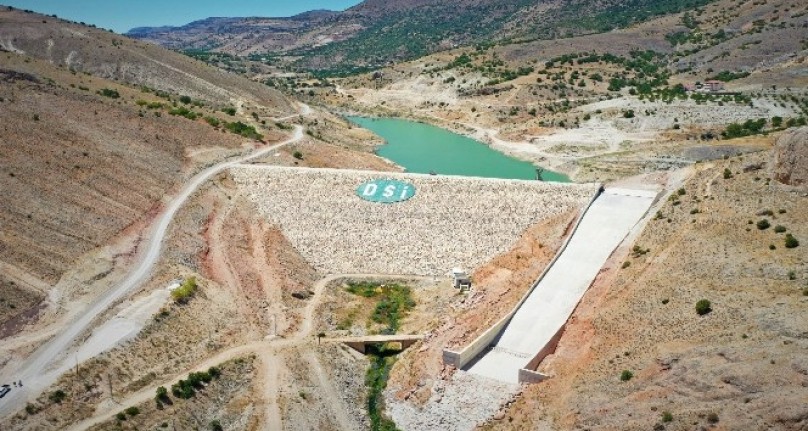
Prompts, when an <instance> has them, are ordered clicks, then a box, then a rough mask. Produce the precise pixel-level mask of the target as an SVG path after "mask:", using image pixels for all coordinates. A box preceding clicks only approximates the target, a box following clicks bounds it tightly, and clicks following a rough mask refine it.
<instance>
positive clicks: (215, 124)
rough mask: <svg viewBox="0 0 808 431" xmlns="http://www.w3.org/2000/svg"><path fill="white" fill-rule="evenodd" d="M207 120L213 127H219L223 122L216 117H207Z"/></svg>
mask: <svg viewBox="0 0 808 431" xmlns="http://www.w3.org/2000/svg"><path fill="white" fill-rule="evenodd" d="M205 122H207V123H208V124H210V125H211V126H213V127H219V124H220V123H221V122H220V121H219V119H218V118H216V117H205Z"/></svg>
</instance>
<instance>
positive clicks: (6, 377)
mask: <svg viewBox="0 0 808 431" xmlns="http://www.w3.org/2000/svg"><path fill="white" fill-rule="evenodd" d="M302 107H303V108H302V109H301V113H303V112H305V113H308V112H311V108H309V107H308V106H306V105H304V104H302ZM300 115H304V114H300ZM303 136H304V134H303V127H302V126H299V125H296V126H295V130H294V133H293V135H292V137H290V138H289V139H287V140H285V141H283V142H281V143H279V144H276V145H271V146H267V147H265V148H261V149H259V150H257V151H254V152H252V153H250V154H249V155H247V156H243V157H239V158H237V159H234V160H230V161H227V162H222V163H219V164H216V165H213V166H211V167H209V168H207V169H205V170H203V171H202V172H200V173H198V174H197V175H196V176H194V177H193V178H192V179H191V180H190V181H189V182H188V183H187V184H186V185H185V187H183V188H182V190H181V191H180V192H179V193H178V194H177V196H175V197H174V198H173V199H172V200H171V201H170V202H169V203H168V204H167V206H166V209H165V210H164V211H163V212H162V214H160V215H159V216H158V217H157V219H156V220H155V222H154V224H153V225H152V228H151V230H150V233H149V234H148V235H147V238H148V239H147V243H146V245H145V248H144V250H143V252H142V253H141V257H140V259H139V261H138V262H137V263H136V264H135V266H134V267H133V268H132V269H131V270H130V272H129V274H127V276H126V277H125V278H124V279H123V280H122V281H121V282H120V283H119V284H118V285H117V286H115V287H114V288H112V289H111V290H109V292H107V293H106V294H104V295H103V296H102V297H100V298H99V299H98V300H96V301H95V302H94V303H92V304H90V305H89V306H88V307H87V308H86V309H85V310H84V311H83V312H82V313H81V314H80V315H79V317H78V318H76V319H75V320H74V321H72V322H70V323H68V324H67V325H65V326H64V329H63V330H62V331H61V332H59V333H58V334H56V335H55V336H54V337H53V338H52V339H51V340H49V341H48V342H46V343H45V344H43V345H42V346H40V347H39V348H38V349H37V350H35V351H34V352H33V353H32V354H31V355H30V356H29V357H28V358H27V359H26V360H25V361H15V362H12V363H10V364H9V365H8V366H7V367H6V368H5V369H4V370H3V371H2V374H0V381H12V380H13V381H16V380H22V381H23V383H24V384H25V386H24V387H23V388H21V389H17V390H15V391H14V393H12V394H11V396H6V397H5V398H3V399H2V400H0V417H5V416H7V415H9V414H12V413H13V412H15V411H17V410H18V409H20V408H22V406H24V405H25V403H26V402H27V401H28V400H29V399H32V398H34V397H35V396H37V395H38V394H39V393H40V392H41V391H42V390H44V389H45V388H47V387H48V386H50V385H51V384H53V382H54V381H56V379H58V377H59V376H58V375H57V374H56V373H47V372H46V371H47V370H48V369H51V368H53V367H54V366H55V365H58V363H57V362H58V359H59V357H60V355H63V353H64V352H65V351H66V350H67V349H68V348H69V347H70V346H71V344H73V342H74V341H75V340H76V338H77V337H78V336H79V335H81V334H82V333H84V332H85V331H86V330H87V329H88V328H89V327H90V325H91V324H92V322H93V321H94V320H95V319H96V318H97V317H98V316H100V315H101V314H102V313H104V312H105V311H106V310H108V309H109V308H110V307H111V306H113V305H114V304H115V303H116V302H117V301H119V300H121V299H123V298H125V297H126V296H127V295H129V294H131V293H132V292H134V291H135V290H136V289H137V288H138V287H140V286H141V285H142V284H143V283H145V282H146V281H147V280H148V279H149V277H150V276H151V273H152V269H153V268H154V266H155V264H156V263H157V261H158V259H159V258H160V252H161V249H162V245H163V240H164V238H165V236H166V232H167V231H168V227H169V225H170V224H171V222H172V221H173V220H174V216H175V215H176V214H177V212H178V211H179V209H180V208H181V207H182V206H183V205H184V204H185V202H186V201H187V200H188V199H189V198H190V197H191V196H192V195H193V194H194V193H195V192H196V190H197V189H198V188H199V187H200V186H201V185H202V184H204V183H205V182H206V181H208V180H209V179H211V178H212V177H213V176H215V175H217V174H219V173H220V172H222V171H224V170H226V169H229V168H230V167H232V166H234V165H236V164H238V163H244V162H247V161H249V160H252V159H255V158H259V157H262V156H264V155H266V154H268V153H270V152H272V151H275V150H277V149H279V148H281V147H283V146H285V145H289V144H292V143H294V142H297V141H299V140H301V139H302V138H303Z"/></svg>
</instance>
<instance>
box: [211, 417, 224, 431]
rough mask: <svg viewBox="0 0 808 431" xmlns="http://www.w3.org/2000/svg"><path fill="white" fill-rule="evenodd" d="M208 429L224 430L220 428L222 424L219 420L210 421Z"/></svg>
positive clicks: (214, 430)
mask: <svg viewBox="0 0 808 431" xmlns="http://www.w3.org/2000/svg"><path fill="white" fill-rule="evenodd" d="M209 428H210V431H222V430H224V428H222V424H221V423H220V422H219V419H214V420H212V421H210V425H209Z"/></svg>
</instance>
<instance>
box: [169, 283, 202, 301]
mask: <svg viewBox="0 0 808 431" xmlns="http://www.w3.org/2000/svg"><path fill="white" fill-rule="evenodd" d="M196 288H197V284H196V277H190V278H188V279H187V280H185V281H184V282H183V283H182V285H181V286H180V287H178V288H176V289H174V290H172V291H171V297H172V298H174V301H176V302H179V303H185V302H187V301H188V299H189V298H191V297H192V296H194V293H196Z"/></svg>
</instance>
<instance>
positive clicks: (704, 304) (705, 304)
mask: <svg viewBox="0 0 808 431" xmlns="http://www.w3.org/2000/svg"><path fill="white" fill-rule="evenodd" d="M711 305H712V304H710V301H708V300H706V299H702V300H700V301H699V302H697V303H696V313H698V314H699V316H704V315H705V314H707V313H709V312H711V311H713V309H712V307H711Z"/></svg>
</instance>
